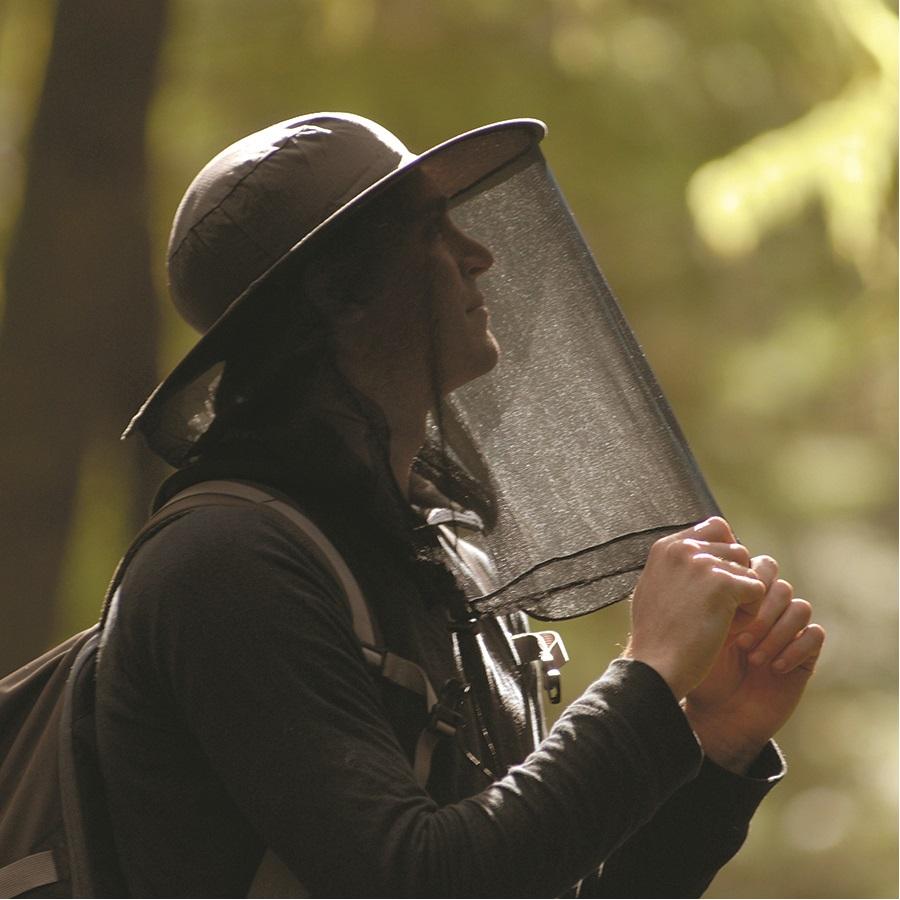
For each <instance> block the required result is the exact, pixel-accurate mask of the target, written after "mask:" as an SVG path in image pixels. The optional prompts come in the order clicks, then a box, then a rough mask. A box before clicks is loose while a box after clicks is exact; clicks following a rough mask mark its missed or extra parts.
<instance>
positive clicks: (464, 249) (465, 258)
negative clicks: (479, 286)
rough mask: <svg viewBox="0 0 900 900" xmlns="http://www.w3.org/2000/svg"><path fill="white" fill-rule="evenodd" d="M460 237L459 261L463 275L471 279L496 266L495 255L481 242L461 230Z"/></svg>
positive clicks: (458, 232) (458, 230)
mask: <svg viewBox="0 0 900 900" xmlns="http://www.w3.org/2000/svg"><path fill="white" fill-rule="evenodd" d="M456 230H457V234H458V236H459V261H460V267H461V268H462V270H463V273H464V274H466V275H468V276H469V277H471V278H477V277H478V276H479V275H483V274H484V273H485V272H487V270H488V269H489V268H490V267H491V266H492V265H493V264H494V255H493V254H492V253H491V251H490V250H488V248H487V247H485V245H484V244H482V243H481V241H477V240H475V238H473V237H472V236H471V235H469V234H467V233H466V232H465V231H463V230H462V229H461V228H457V229H456Z"/></svg>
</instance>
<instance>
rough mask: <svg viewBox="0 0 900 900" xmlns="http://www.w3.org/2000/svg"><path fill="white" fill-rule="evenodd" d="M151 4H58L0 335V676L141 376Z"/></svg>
mask: <svg viewBox="0 0 900 900" xmlns="http://www.w3.org/2000/svg"><path fill="white" fill-rule="evenodd" d="M165 7H166V2H165V0H60V2H59V5H58V11H57V16H56V23H55V27H54V36H53V44H52V47H51V51H50V57H49V62H48V66H47V72H46V78H45V83H44V87H43V93H42V95H41V99H40V104H39V107H38V111H37V116H36V119H35V123H34V129H33V132H32V135H31V141H30V146H29V157H28V174H27V178H26V186H25V192H24V200H23V206H22V210H21V213H20V217H19V220H18V222H17V225H16V228H15V231H14V234H13V237H12V241H11V246H10V250H9V254H8V257H7V265H6V303H5V309H4V317H3V322H2V330H0V435H2V439H0V597H2V600H0V602H2V604H3V610H4V616H3V618H4V621H3V627H2V628H0V670H2V671H8V670H9V669H11V668H13V667H15V666H17V665H19V664H21V663H22V662H24V661H25V660H27V659H29V658H30V657H32V656H34V655H35V654H37V653H39V652H41V651H42V650H43V649H44V648H45V647H46V645H47V642H48V640H49V638H50V635H51V630H52V623H53V613H54V602H55V598H56V595H57V586H58V581H59V576H60V568H61V564H62V560H63V554H64V550H65V546H66V542H67V538H68V536H69V532H70V526H71V518H72V512H73V501H74V497H75V493H76V489H77V483H78V475H79V466H80V463H81V458H82V454H83V451H84V449H85V444H86V441H87V440H88V439H91V438H92V437H94V436H98V437H100V438H101V439H102V440H107V439H112V437H113V436H114V435H115V434H116V433H117V431H120V430H121V429H122V427H123V426H124V424H125V423H126V422H127V420H128V416H129V414H130V413H131V412H133V411H134V409H135V408H136V407H137V405H138V404H139V403H140V401H141V399H142V398H143V397H144V396H145V395H146V393H147V392H148V391H149V389H150V388H151V386H152V383H153V381H154V378H155V349H156V331H157V313H156V300H155V296H154V290H153V285H152V281H151V274H150V252H149V239H148V233H147V224H146V206H147V196H146V195H147V191H146V160H145V148H144V131H145V121H146V116H147V109H148V106H149V102H150V98H151V96H152V93H153V87H154V81H155V72H156V63H157V59H158V57H159V50H160V45H161V41H162V35H163V30H164V21H165V11H166V10H165ZM121 452H124V453H130V454H132V455H134V454H136V453H140V452H143V451H140V450H138V449H137V448H136V447H130V448H125V447H123V448H122V451H121ZM134 463H135V464H134V465H133V467H132V468H133V470H134V471H135V472H136V473H137V472H140V471H142V470H144V469H146V461H145V460H138V459H137V458H136V459H135V460H134ZM137 477H138V476H137V475H136V479H137ZM145 495H146V491H145V489H144V488H140V489H138V490H135V491H134V492H133V498H123V502H125V503H132V502H134V503H135V506H137V505H138V504H140V503H142V501H143V498H144V497H145ZM138 497H139V498H141V499H140V500H137V501H135V500H134V498H138ZM101 591H102V586H100V585H98V592H101Z"/></svg>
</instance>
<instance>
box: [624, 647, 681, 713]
mask: <svg viewBox="0 0 900 900" xmlns="http://www.w3.org/2000/svg"><path fill="white" fill-rule="evenodd" d="M622 657H623V658H624V659H633V660H636V661H637V662H640V663H643V664H644V665H645V666H650V668H651V669H653V671H654V672H656V674H657V675H659V677H660V678H662V680H663V681H665V683H666V684H667V685H668V686H669V690H670V691H671V692H672V694H673V696H674V697H675V700H676V701H677V702H678V703H682V704H683V703H684V702H685V700H684V698H685V696H686V694H687V693H688V690H689V689H690V687H689V686H688V685H687V684H686V683H685V681H684V679H683V678H680V677H679V676H678V674H677V670H676V668H675V667H674V666H672V665H670V663H669V662H668V660H665V659H662V658H660V657H656V656H652V655H649V654H644V653H642V652H635V650H634V647H633V646H632V645H631V644H630V643H629V645H628V646H627V647H626V648H625V651H624V652H623V653H622Z"/></svg>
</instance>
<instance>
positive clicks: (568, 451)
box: [443, 150, 717, 619]
mask: <svg viewBox="0 0 900 900" xmlns="http://www.w3.org/2000/svg"><path fill="white" fill-rule="evenodd" d="M453 218H454V220H455V221H456V223H457V224H458V225H459V226H460V227H461V228H463V229H464V230H466V231H467V232H469V233H470V234H472V235H473V236H474V237H476V238H477V239H479V240H481V241H482V242H483V243H484V244H486V245H487V246H488V247H490V249H491V252H492V253H493V254H494V258H495V262H494V266H493V267H492V268H491V270H490V271H489V272H488V273H487V274H486V275H484V276H483V277H482V279H481V280H480V282H479V284H480V286H481V287H482V291H483V293H484V296H485V300H486V302H487V305H488V308H489V310H490V314H491V322H492V329H493V331H494V334H495V335H496V337H497V339H498V341H499V343H500V347H501V350H502V357H501V361H500V364H499V365H498V366H497V368H496V369H495V370H494V371H493V372H492V373H491V374H490V375H487V376H485V377H483V378H480V379H478V380H477V381H475V382H472V383H471V384H469V385H467V386H466V387H464V388H462V389H461V390H459V391H457V392H456V393H455V394H454V398H453V401H452V407H451V409H450V410H448V412H447V414H445V416H444V423H443V424H444V431H445V435H446V440H447V443H448V445H449V447H450V449H451V451H452V452H453V453H454V455H455V456H456V458H457V460H458V462H459V463H461V464H462V465H463V466H464V467H465V468H467V469H469V470H470V471H471V472H472V473H473V474H474V475H476V477H481V478H482V479H483V478H485V477H486V476H487V477H489V478H490V480H491V482H492V488H493V490H494V492H495V493H496V496H497V520H496V524H495V525H494V527H493V528H492V529H490V530H489V532H488V533H487V534H486V535H485V536H484V538H483V540H484V544H485V549H487V550H489V551H490V553H491V555H492V556H493V557H494V560H495V562H496V565H497V568H498V572H499V577H500V582H499V583H500V585H501V586H500V588H499V589H498V590H495V591H493V592H492V593H491V594H489V595H487V596H486V597H484V598H483V599H480V600H478V601H477V604H476V605H478V606H479V607H480V608H481V609H483V610H485V611H504V610H509V609H512V608H519V609H522V608H524V609H527V610H528V612H530V613H531V614H532V615H534V616H536V617H537V618H546V619H562V618H569V617H572V616H577V615H582V614H584V613H586V612H590V611H592V610H595V609H598V608H600V607H602V606H606V605H608V604H610V603H614V602H616V601H617V600H621V599H623V598H624V597H626V596H627V595H628V594H629V592H630V591H631V590H632V588H633V587H634V584H635V582H636V580H637V577H638V575H639V574H640V571H641V569H642V567H643V565H644V563H645V561H646V557H647V553H648V551H649V549H650V546H651V544H652V543H653V542H654V541H655V540H657V539H658V538H660V537H662V536H664V535H666V534H669V533H671V532H674V531H678V530H680V529H682V528H685V527H687V526H688V525H689V524H691V523H694V522H697V521H700V520H702V519H704V518H706V517H708V516H710V515H713V514H715V513H716V512H717V507H716V503H715V501H714V499H713V498H712V496H711V494H710V492H709V490H708V488H707V486H706V484H705V483H704V480H703V477H702V475H701V474H700V472H699V470H698V469H697V465H696V463H695V462H694V459H693V457H692V456H691V453H690V450H689V449H688V447H687V445H686V443H685V440H684V438H683V436H682V434H681V431H680V430H679V428H678V425H677V423H676V422H675V419H674V417H673V415H672V412H671V409H670V408H669V405H668V403H667V402H666V400H665V398H664V397H663V395H662V392H661V391H660V388H659V386H658V385H657V383H656V380H655V378H654V377H653V374H652V372H651V371H650V369H649V367H648V365H647V362H646V360H645V358H644V356H643V353H642V352H641V349H640V347H639V346H638V344H637V342H636V340H635V338H634V335H633V334H632V332H631V330H630V328H629V327H628V324H627V323H626V322H625V320H624V318H623V316H622V313H621V311H620V310H619V307H618V305H617V303H616V301H615V299H614V297H613V295H612V293H611V292H610V290H609V287H608V286H607V284H606V282H605V280H604V279H603V276H602V275H601V274H600V272H599V270H598V268H597V266H596V263H595V262H594V260H593V258H592V256H591V254H590V251H589V250H588V248H587V246H586V245H585V243H584V240H583V239H582V237H581V235H580V233H579V231H578V227H577V225H576V224H575V222H574V220H573V218H572V216H571V213H570V212H569V209H568V207H567V205H566V203H565V201H564V199H563V198H562V196H561V194H560V192H559V190H558V188H557V186H556V184H555V182H554V180H553V177H552V175H551V174H550V173H549V171H548V169H547V167H546V164H545V162H544V159H543V156H542V155H541V154H540V151H538V150H535V151H534V152H533V153H532V154H531V155H530V158H529V160H528V164H527V165H526V166H524V167H521V164H520V167H519V171H518V172H517V173H516V174H514V175H513V176H512V177H511V178H509V179H508V180H506V181H504V182H502V183H500V184H496V185H494V186H491V187H488V188H487V189H483V190H481V191H480V192H479V193H475V194H474V195H473V196H471V197H469V198H466V199H464V200H463V201H462V202H460V203H459V204H458V205H456V206H455V208H454V210H453ZM475 448H477V450H476V449H475Z"/></svg>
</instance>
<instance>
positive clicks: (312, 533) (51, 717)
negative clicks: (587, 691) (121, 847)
mask: <svg viewBox="0 0 900 900" xmlns="http://www.w3.org/2000/svg"><path fill="white" fill-rule="evenodd" d="M248 503H252V504H255V505H257V506H258V508H262V509H266V510H271V514H272V515H274V516H276V517H277V518H278V519H280V520H281V521H282V523H284V522H287V523H288V524H289V525H290V526H291V530H292V532H293V534H294V537H295V538H296V539H297V540H298V542H299V543H300V544H302V545H303V546H304V547H306V548H307V549H308V550H309V551H310V552H311V553H312V555H313V557H314V558H315V559H316V560H317V561H319V562H320V563H321V564H322V565H323V567H324V568H325V569H326V570H327V571H328V572H329V573H330V574H331V575H332V576H333V577H334V578H335V580H336V581H337V583H338V584H339V585H340V586H341V589H342V591H343V593H344V594H345V596H346V599H347V603H348V605H349V607H350V612H351V616H352V620H353V630H354V632H355V634H356V636H357V638H358V639H359V642H360V646H361V649H362V653H363V656H364V658H365V660H366V663H367V665H368V666H369V667H370V669H372V670H373V672H374V673H377V674H378V675H379V676H380V677H383V678H386V679H387V680H388V681H392V682H394V683H395V684H398V685H401V686H402V687H404V688H406V689H408V690H411V691H414V692H415V693H418V694H420V695H421V696H422V697H423V698H424V699H425V703H426V706H427V709H428V710H429V711H430V715H429V721H428V724H427V725H426V727H425V728H424V729H423V731H422V733H421V734H420V736H419V739H418V744H417V747H416V754H415V761H414V766H413V768H414V772H415V775H416V779H417V781H418V782H419V784H421V785H422V786H423V787H424V786H425V784H426V782H427V781H428V776H429V773H430V770H431V758H432V754H433V752H434V749H435V747H436V746H437V743H438V741H439V740H440V739H441V738H442V737H445V736H452V735H453V734H455V733H456V729H457V727H458V725H459V724H460V721H461V720H460V717H459V715H458V714H457V713H456V711H455V706H456V699H457V695H458V694H459V691H460V688H461V686H460V685H459V684H458V683H457V682H448V683H447V685H445V686H444V689H443V690H442V691H441V692H440V693H438V692H436V691H435V689H434V688H433V687H432V685H431V682H430V681H429V679H428V676H427V674H426V673H425V671H424V670H423V669H422V668H421V667H420V666H418V665H417V664H416V663H414V662H412V661H410V660H407V659H403V658H402V657H399V656H397V655H396V654H393V653H391V652H389V651H387V650H385V649H384V648H383V647H382V646H381V645H380V642H379V641H378V633H377V630H376V627H375V623H374V621H373V618H372V615H371V612H370V610H369V607H368V604H367V603H366V600H365V598H364V597H363V594H362V591H361V590H360V588H359V585H358V584H357V582H356V579H355V578H354V577H353V574H352V573H351V572H350V570H349V568H348V567H347V565H346V563H345V562H344V560H343V558H342V557H341V555H340V554H339V553H338V551H337V550H336V549H335V548H334V546H333V545H332V544H331V542H330V541H329V540H328V538H327V537H326V536H325V535H324V534H323V533H322V532H321V531H320V530H319V529H318V527H317V526H316V525H315V524H314V523H313V522H312V521H311V520H309V519H308V518H307V517H306V516H305V515H303V513H302V512H300V510H299V509H297V507H296V506H295V505H293V503H291V502H288V501H287V500H286V499H284V498H282V497H276V496H274V495H273V494H272V493H269V491H268V489H266V490H263V489H262V488H260V487H258V486H256V485H253V484H250V483H246V482H237V481H207V482H203V483H201V484H197V485H194V486H193V487H191V488H188V489H187V490H185V491H182V492H181V493H179V494H177V495H176V496H175V497H173V498H172V499H171V500H170V501H169V502H168V503H166V504H165V505H163V506H162V507H161V508H160V509H159V510H158V511H157V512H156V513H155V514H154V515H153V516H152V517H151V518H150V520H149V521H148V522H147V523H146V525H144V527H143V528H142V529H141V530H140V531H139V532H138V534H137V536H136V537H135V539H134V541H133V542H132V544H131V546H130V547H129V548H128V550H127V551H126V553H125V555H124V556H123V557H122V559H121V561H120V562H119V565H118V566H117V568H116V572H115V575H114V576H113V579H112V582H111V583H110V585H109V588H108V589H107V591H106V596H105V598H104V602H103V611H102V613H101V616H100V621H99V622H98V624H96V625H94V626H93V627H91V628H89V629H87V630H86V631H83V632H81V633H79V634H76V635H73V636H72V637H70V638H69V639H68V640H67V641H65V642H64V643H62V644H60V645H59V646H57V647H54V648H53V649H52V650H50V651H48V652H47V653H45V654H44V655H43V656H41V657H39V658H38V659H35V660H33V661H32V662H30V663H28V664H27V665H25V666H23V667H22V668H21V669H18V670H17V671H15V672H13V673H12V674H10V675H7V676H6V677H5V678H3V679H0V753H2V762H0V803H2V806H0V897H18V896H23V895H26V894H27V895H28V896H32V897H38V896H45V897H54V896H55V897H104V896H106V897H109V896H113V897H115V896H119V897H122V896H127V894H128V891H127V886H126V884H125V880H124V878H123V876H122V874H121V871H120V869H119V866H118V862H117V858H116V852H115V842H114V839H113V831H112V823H111V821H110V818H109V814H108V811H107V807H106V800H105V794H104V787H103V779H102V775H101V771H100V763H99V757H98V753H97V739H96V730H95V722H94V699H95V698H94V687H95V677H96V665H97V654H98V651H99V648H100V643H101V640H102V637H103V629H104V627H105V626H106V623H107V622H108V621H111V620H112V616H113V614H114V608H115V605H116V603H117V600H118V595H119V586H120V584H121V581H122V578H123V577H124V575H125V570H126V568H127V566H128V564H129V563H130V561H131V559H132V558H133V556H134V555H135V553H136V552H137V551H138V549H139V548H140V547H141V546H142V545H143V543H144V542H145V541H146V540H148V539H149V538H150V537H152V536H153V535H154V534H156V533H157V532H158V531H160V530H161V529H162V528H164V527H165V526H166V525H167V524H169V523H170V522H172V521H174V520H176V519H178V518H180V517H181V516H183V515H185V514H187V513H188V511H189V510H190V509H192V508H195V507H198V506H209V505H246V504H248ZM248 896H258V897H263V896H266V897H276V896H285V897H286V896H295V897H296V896H307V894H306V893H305V891H304V890H303V888H302V886H301V885H300V884H299V882H298V881H297V880H296V878H294V876H293V875H292V873H290V871H289V870H288V869H287V867H286V866H285V865H284V864H283V863H282V862H281V861H280V860H279V859H278V857H277V856H275V854H274V853H272V852H271V851H268V852H267V853H266V854H265V856H264V857H263V861H262V863H261V865H260V868H259V870H258V872H257V875H256V878H255V879H254V882H253V884H252V885H251V888H250V892H249V894H248Z"/></svg>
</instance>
